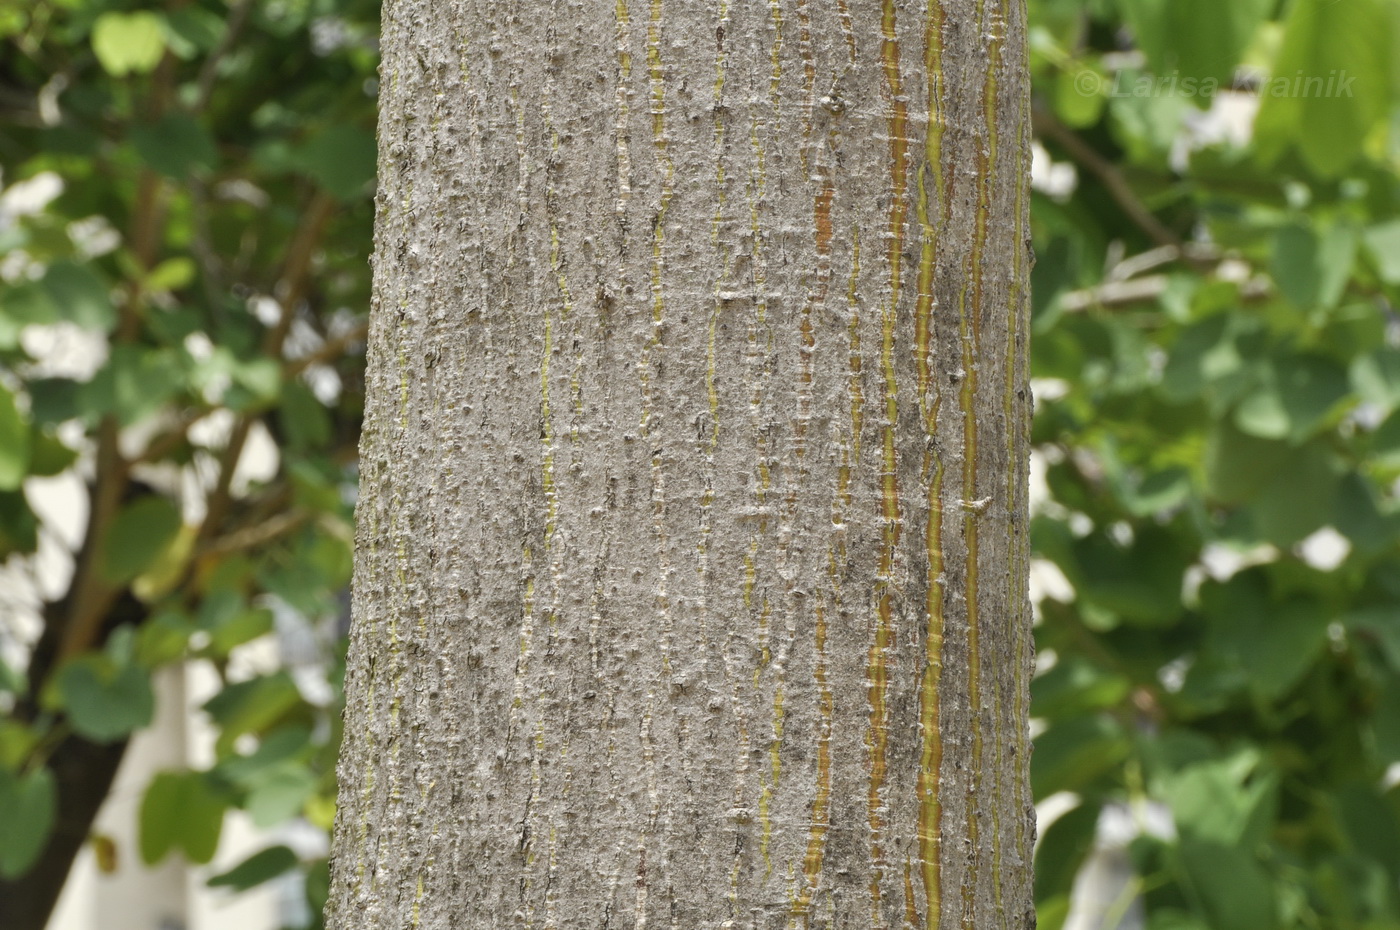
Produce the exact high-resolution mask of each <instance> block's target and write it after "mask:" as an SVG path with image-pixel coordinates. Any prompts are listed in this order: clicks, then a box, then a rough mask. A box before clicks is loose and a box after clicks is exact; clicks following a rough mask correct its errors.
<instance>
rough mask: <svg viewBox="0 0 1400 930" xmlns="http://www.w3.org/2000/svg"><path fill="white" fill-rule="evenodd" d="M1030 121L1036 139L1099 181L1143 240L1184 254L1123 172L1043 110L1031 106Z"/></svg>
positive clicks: (1181, 243) (1180, 243) (1183, 246)
mask: <svg viewBox="0 0 1400 930" xmlns="http://www.w3.org/2000/svg"><path fill="white" fill-rule="evenodd" d="M1031 121H1032V124H1033V127H1034V129H1035V133H1036V135H1038V136H1042V137H1044V138H1047V139H1052V140H1054V141H1055V142H1056V143H1057V144H1058V145H1059V146H1060V147H1061V148H1063V149H1064V150H1065V152H1066V153H1067V154H1068V155H1069V157H1070V158H1072V159H1074V161H1075V162H1076V163H1077V164H1079V165H1081V166H1083V167H1084V168H1085V169H1087V170H1088V171H1089V172H1090V173H1091V174H1093V175H1094V176H1095V177H1096V178H1098V179H1099V182H1100V183H1101V184H1103V186H1104V187H1105V188H1106V189H1107V190H1108V194H1109V196H1110V197H1112V198H1113V202H1114V203H1116V204H1118V206H1119V208H1120V209H1121V210H1122V211H1123V212H1124V213H1126V214H1128V218H1129V219H1131V220H1132V221H1133V223H1134V224H1135V225H1136V226H1137V227H1138V228H1139V229H1141V230H1142V231H1143V232H1144V233H1145V234H1146V235H1147V238H1149V239H1151V240H1152V241H1153V242H1154V243H1156V244H1157V245H1159V246H1170V247H1172V248H1175V249H1178V250H1180V252H1181V253H1183V254H1184V253H1185V252H1186V243H1185V242H1184V241H1183V240H1182V239H1181V237H1180V236H1178V235H1177V234H1176V233H1174V232H1172V231H1171V230H1170V229H1168V228H1167V227H1166V226H1165V225H1163V224H1162V222H1161V220H1159V219H1157V217H1156V216H1154V215H1153V213H1152V211H1151V210H1149V209H1148V208H1147V206H1146V205H1145V204H1144V203H1143V202H1142V201H1141V200H1139V199H1138V196H1137V193H1136V192H1135V191H1134V190H1133V188H1132V185H1131V184H1129V183H1128V179H1127V178H1125V177H1123V173H1122V172H1121V171H1119V170H1118V167H1117V166H1116V165H1114V164H1113V163H1112V162H1110V161H1109V160H1108V159H1106V158H1104V157H1103V156H1102V155H1100V154H1099V153H1098V151H1096V150H1095V149H1094V147H1093V146H1091V145H1090V144H1089V143H1087V142H1085V141H1084V140H1083V139H1081V138H1079V136H1078V135H1077V134H1076V133H1075V132H1074V131H1073V130H1072V129H1070V128H1069V127H1068V126H1066V125H1064V124H1063V123H1061V122H1060V121H1059V120H1057V119H1055V117H1054V116H1053V115H1051V114H1050V113H1049V112H1047V111H1046V110H1043V109H1041V108H1040V107H1035V108H1034V110H1033V112H1032V117H1031Z"/></svg>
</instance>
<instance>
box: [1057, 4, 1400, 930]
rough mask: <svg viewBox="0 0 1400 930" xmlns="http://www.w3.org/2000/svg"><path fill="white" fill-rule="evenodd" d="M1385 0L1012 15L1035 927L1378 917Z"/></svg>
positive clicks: (1388, 656)
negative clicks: (1087, 897)
mask: <svg viewBox="0 0 1400 930" xmlns="http://www.w3.org/2000/svg"><path fill="white" fill-rule="evenodd" d="M1396 13H1397V5H1396V4H1394V3H1392V2H1388V0H1358V2H1347V3H1330V2H1325V0H1293V2H1291V3H1287V4H1274V3H1271V2H1258V3H1256V2H1231V3H1220V4H1214V3H1209V4H1207V3H1171V4H1159V3H1155V2H1147V0H1121V2H1118V3H1078V2H1046V3H1041V4H1037V5H1035V7H1034V8H1033V19H1032V36H1033V37H1034V38H1033V43H1032V44H1033V48H1034V50H1035V51H1034V52H1033V56H1032V60H1033V62H1034V67H1035V69H1036V72H1037V80H1038V82H1039V83H1038V89H1039V92H1038V94H1037V101H1036V103H1037V109H1036V117H1035V118H1036V125H1037V131H1038V133H1039V135H1040V138H1041V139H1042V140H1043V142H1044V144H1045V146H1046V147H1047V149H1048V150H1049V152H1050V154H1051V155H1052V157H1054V158H1056V159H1060V160H1062V161H1064V162H1068V163H1069V165H1072V166H1073V171H1074V172H1076V173H1077V176H1078V184H1077V186H1076V187H1074V188H1073V191H1072V193H1069V192H1066V191H1063V190H1062V191H1061V193H1060V194H1059V195H1057V196H1042V197H1037V198H1036V199H1035V201H1034V202H1033V205H1032V216H1033V225H1034V228H1035V231H1036V240H1037V248H1038V250H1039V254H1040V257H1041V258H1040V262H1039V263H1038V265H1037V268H1036V279H1035V287H1034V292H1035V323H1034V330H1035V335H1034V337H1033V341H1034V345H1035V351H1034V354H1033V357H1034V369H1033V373H1034V374H1035V375H1036V376H1037V377H1038V378H1041V379H1045V380H1043V381H1038V382H1036V383H1037V387H1038V388H1039V390H1038V392H1037V393H1038V395H1039V396H1040V397H1041V398H1042V402H1041V403H1040V405H1039V409H1038V410H1037V414H1036V421H1035V440H1036V445H1037V449H1038V450H1040V452H1041V453H1042V455H1043V459H1042V460H1043V462H1044V464H1045V472H1044V474H1045V479H1046V485H1047V489H1048V491H1049V495H1050V498H1051V499H1050V500H1049V501H1047V503H1046V505H1045V506H1044V507H1043V508H1042V509H1041V510H1040V512H1039V514H1038V515H1037V517H1036V519H1035V522H1034V527H1035V530H1034V535H1033V538H1034V542H1035V546H1036V549H1037V551H1038V552H1039V553H1040V554H1041V555H1042V556H1043V557H1045V558H1046V559H1049V560H1050V561H1052V562H1053V563H1054V565H1055V566H1057V567H1058V568H1059V570H1060V572H1062V573H1063V576H1064V580H1065V581H1067V582H1068V584H1063V583H1062V585H1061V587H1062V590H1061V591H1060V592H1059V593H1057V594H1056V596H1055V598H1053V599H1051V600H1047V601H1045V602H1044V603H1042V605H1041V607H1042V614H1043V622H1042V623H1041V624H1040V626H1039V628H1038V644H1039V646H1040V649H1041V656H1042V661H1041V670H1042V673H1041V674H1040V676H1039V677H1038V678H1037V679H1036V682H1035V685H1034V687H1033V696H1034V699H1033V701H1032V707H1033V708H1034V713H1035V714H1036V715H1037V716H1039V717H1041V718H1042V719H1043V720H1044V722H1045V724H1046V729H1045V731H1044V732H1043V733H1041V734H1040V735H1039V736H1038V738H1037V740H1036V751H1035V757H1034V766H1033V774H1034V780H1035V785H1036V796H1037V798H1039V799H1044V798H1046V797H1049V796H1050V795H1052V794H1055V793H1057V792H1067V793H1069V794H1065V795H1062V796H1061V797H1062V798H1067V799H1068V800H1069V803H1070V804H1071V810H1070V812H1069V813H1067V814H1065V815H1064V816H1063V817H1062V818H1060V819H1059V820H1058V821H1056V822H1055V823H1054V825H1052V826H1050V827H1049V829H1048V830H1046V831H1045V833H1044V836H1043V839H1042V842H1041V846H1040V850H1039V859H1038V861H1039V864H1040V867H1039V875H1038V879H1039V883H1038V886H1037V896H1038V898H1039V901H1040V914H1041V920H1042V925H1043V926H1047V927H1056V926H1059V925H1060V922H1061V921H1062V920H1063V919H1064V916H1065V914H1066V911H1067V908H1068V905H1069V891H1070V887H1071V881H1072V880H1073V878H1074V876H1075V874H1076V872H1077V870H1078V868H1079V864H1080V862H1081V861H1082V856H1083V854H1084V852H1085V850H1086V849H1087V848H1088V846H1089V844H1090V843H1091V841H1092V839H1093V836H1094V834H1095V830H1096V825H1097V824H1099V823H1100V822H1101V820H1102V812H1104V811H1108V812H1109V813H1110V814H1115V813H1116V814H1117V815H1118V819H1120V820H1125V821H1127V822H1128V823H1129V824H1133V823H1136V825H1137V826H1136V829H1135V831H1134V832H1137V834H1138V836H1137V838H1136V839H1135V840H1133V841H1132V842H1131V844H1130V845H1129V846H1128V848H1127V850H1126V852H1127V855H1128V862H1129V865H1130V869H1129V873H1128V874H1127V875H1126V876H1125V879H1126V884H1125V885H1124V887H1123V889H1122V891H1121V894H1120V897H1119V901H1118V902H1117V904H1116V905H1115V906H1113V907H1110V911H1114V910H1116V916H1115V914H1113V913H1110V915H1109V917H1108V918H1107V920H1108V923H1107V924H1106V925H1107V926H1112V925H1114V922H1115V921H1116V920H1117V919H1118V917H1121V916H1122V915H1123V914H1124V913H1125V912H1126V911H1128V910H1129V907H1130V905H1131V904H1132V902H1133V899H1134V898H1135V897H1136V896H1138V895H1142V896H1143V899H1142V901H1141V902H1140V903H1139V905H1137V906H1136V907H1135V908H1134V909H1135V910H1136V911H1137V913H1138V917H1137V920H1138V922H1137V923H1136V924H1135V925H1137V926H1142V925H1144V924H1146V925H1149V926H1151V927H1153V928H1162V927H1172V928H1188V927H1189V928H1203V927H1210V928H1226V927H1251V928H1273V927H1329V928H1331V927H1337V928H1342V927H1345V928H1361V927H1366V928H1379V927H1396V926H1400V896H1397V878H1400V839H1397V838H1400V819H1397V814H1400V793H1397V790H1396V788H1395V784H1396V777H1395V774H1396V770H1395V769H1394V768H1393V766H1394V765H1395V764H1396V763H1397V762H1400V677H1397V676H1398V675H1400V650H1397V649H1396V645H1397V643H1400V609H1397V608H1400V572H1397V567H1400V565H1397V555H1400V549H1397V530H1400V523H1397V502H1396V478H1397V477H1400V472H1397V463H1400V458H1397V456H1396V449H1397V448H1400V447H1397V441H1400V415H1397V414H1396V412H1395V411H1396V408H1397V405H1400V365H1397V361H1400V351H1397V345H1400V329H1397V320H1396V316H1395V312H1394V306H1395V300H1396V296H1397V290H1396V288H1397V285H1400V267H1397V265H1396V258H1397V255H1400V249H1397V246H1400V225H1397V223H1396V219H1395V217H1396V215H1397V214H1396V206H1397V196H1398V195H1400V185H1397V178H1396V172H1397V167H1400V161H1397V156H1398V155H1400V149H1397V146H1396V139H1397V138H1400V137H1398V136H1397V135H1396V133H1395V126H1396V124H1395V116H1396V110H1395V106H1394V104H1395V100H1396V97H1395V75H1396V72H1395V69H1394V49H1395V48H1396V47H1397V46H1396V41H1395V40H1396V34H1395V22H1396ZM1051 173H1052V172H1047V173H1046V176H1047V177H1048V176H1049V175H1050V174H1051Z"/></svg>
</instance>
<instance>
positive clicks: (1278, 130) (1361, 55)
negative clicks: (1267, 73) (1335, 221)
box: [1254, 0, 1395, 177]
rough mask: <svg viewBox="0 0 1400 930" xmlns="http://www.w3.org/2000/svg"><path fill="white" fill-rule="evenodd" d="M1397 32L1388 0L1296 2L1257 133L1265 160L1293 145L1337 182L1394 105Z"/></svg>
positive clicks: (1264, 93) (1311, 164)
mask: <svg viewBox="0 0 1400 930" xmlns="http://www.w3.org/2000/svg"><path fill="white" fill-rule="evenodd" d="M1394 42H1395V29H1394V25H1393V21H1392V19H1391V16H1390V10H1389V8H1388V5H1387V4H1386V3H1385V2H1383V0H1346V2H1343V3H1339V2H1336V0H1295V2H1294V3H1293V5H1292V7H1291V9H1290V11H1289V14H1288V20H1287V23H1286V25H1285V32H1284V41H1283V48H1282V50H1281V51H1280V53H1279V56H1278V59H1277V61H1276V62H1275V63H1274V68H1273V77H1272V78H1271V79H1270V80H1269V81H1268V82H1267V83H1266V84H1265V85H1264V86H1263V88H1262V89H1261V94H1260V96H1261V97H1262V98H1263V100H1262V103H1261V105H1260V107H1259V115H1258V116H1257V117H1256V119H1255V122H1254V135H1255V138H1256V140H1257V142H1258V147H1259V152H1260V155H1261V157H1262V158H1263V159H1264V160H1265V161H1266V162H1272V161H1274V160H1275V159H1277V158H1278V156H1279V154H1280V153H1281V152H1282V150H1283V149H1284V148H1286V147H1287V146H1289V145H1293V146H1296V147H1297V148H1298V149H1299V151H1301V153H1302V156H1303V161H1304V162H1306V163H1307V165H1308V167H1310V168H1311V169H1312V170H1313V171H1315V172H1317V173H1318V174H1320V175H1323V176H1325V177H1333V176H1336V175H1338V174H1340V173H1341V172H1342V171H1344V170H1346V168H1347V167H1348V166H1350V165H1351V163H1352V162H1353V161H1354V160H1355V159H1356V158H1357V156H1358V155H1359V154H1360V153H1361V148H1362V144H1363V142H1365V140H1366V137H1367V136H1368V135H1369V134H1370V133H1371V132H1372V130H1373V129H1374V128H1375V127H1376V126H1377V124H1378V123H1379V122H1380V121H1381V120H1382V119H1383V118H1384V117H1385V115H1386V113H1387V112H1388V110H1389V106H1390V96H1391V74H1390V51H1391V48H1392V46H1393V45H1394Z"/></svg>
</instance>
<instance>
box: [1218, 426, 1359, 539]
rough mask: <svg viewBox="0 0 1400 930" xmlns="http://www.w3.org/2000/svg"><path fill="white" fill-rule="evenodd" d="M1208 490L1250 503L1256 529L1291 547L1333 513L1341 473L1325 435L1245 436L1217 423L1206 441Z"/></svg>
mask: <svg viewBox="0 0 1400 930" xmlns="http://www.w3.org/2000/svg"><path fill="white" fill-rule="evenodd" d="M1205 472H1206V491H1207V494H1208V495H1209V497H1210V498H1212V499H1213V500H1216V501H1219V502H1221V503H1225V504H1238V503H1246V502H1248V503H1250V504H1251V506H1250V508H1249V514H1250V517H1251V519H1252V520H1253V522H1254V529H1255V531H1256V532H1257V533H1258V534H1259V535H1260V536H1261V537H1262V538H1263V539H1265V540H1267V541H1269V542H1273V543H1274V544H1275V545H1280V546H1287V545H1292V544H1293V543H1295V542H1297V541H1298V540H1300V539H1302V538H1303V537H1304V536H1307V535H1308V534H1309V533H1311V532H1312V531H1313V530H1315V529H1317V528H1318V527H1320V526H1323V525H1324V524H1325V523H1326V522H1327V521H1328V520H1329V519H1330V518H1331V514H1332V504H1333V502H1334V501H1335V500H1336V494H1337V488H1338V486H1339V484H1340V482H1341V474H1340V472H1339V471H1338V469H1337V468H1336V466H1335V463H1334V461H1333V457H1332V455H1331V453H1330V452H1329V450H1328V448H1327V446H1326V444H1325V443H1324V442H1323V441H1322V440H1321V439H1316V440H1313V441H1312V442H1309V443H1307V444H1305V445H1303V446H1291V445H1289V444H1288V443H1287V442H1283V441H1276V440H1268V439H1260V438H1256V437H1254V436H1249V435H1246V434H1245V433H1243V432H1241V431H1240V430H1239V429H1237V428H1235V427H1234V426H1233V425H1232V424H1229V423H1217V424H1216V425H1215V427H1214V428H1213V429H1212V430H1211V432H1210V434H1209V436H1208V438H1207V442H1206V455H1205Z"/></svg>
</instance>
